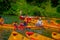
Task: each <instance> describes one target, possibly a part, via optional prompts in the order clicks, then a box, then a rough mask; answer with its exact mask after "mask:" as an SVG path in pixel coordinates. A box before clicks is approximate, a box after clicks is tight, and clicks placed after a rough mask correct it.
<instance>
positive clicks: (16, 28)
mask: <svg viewBox="0 0 60 40" xmlns="http://www.w3.org/2000/svg"><path fill="white" fill-rule="evenodd" d="M13 25H14V29H15V30H18V23H17V21H15V22H14V23H13Z"/></svg>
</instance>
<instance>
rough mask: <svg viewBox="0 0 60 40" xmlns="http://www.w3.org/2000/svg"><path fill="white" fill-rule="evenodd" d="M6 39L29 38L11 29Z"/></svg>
mask: <svg viewBox="0 0 60 40" xmlns="http://www.w3.org/2000/svg"><path fill="white" fill-rule="evenodd" d="M8 40H29V39H28V38H27V37H25V36H23V35H22V34H20V33H17V32H16V31H13V32H12V33H11V35H10V37H9V38H8Z"/></svg>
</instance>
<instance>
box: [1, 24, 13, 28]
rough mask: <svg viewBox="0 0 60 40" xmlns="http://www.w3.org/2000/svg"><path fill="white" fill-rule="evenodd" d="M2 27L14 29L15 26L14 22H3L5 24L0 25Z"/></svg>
mask: <svg viewBox="0 0 60 40" xmlns="http://www.w3.org/2000/svg"><path fill="white" fill-rule="evenodd" d="M0 28H5V29H14V26H13V25H12V24H3V25H0Z"/></svg>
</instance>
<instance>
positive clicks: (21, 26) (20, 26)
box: [19, 22, 25, 30]
mask: <svg viewBox="0 0 60 40" xmlns="http://www.w3.org/2000/svg"><path fill="white" fill-rule="evenodd" d="M24 28H25V27H24V23H23V22H20V25H19V30H24Z"/></svg>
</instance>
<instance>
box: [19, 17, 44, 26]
mask: <svg viewBox="0 0 60 40" xmlns="http://www.w3.org/2000/svg"><path fill="white" fill-rule="evenodd" d="M22 18H23V17H20V19H22ZM32 19H33V18H32V17H28V16H25V18H24V26H27V25H28V23H31V20H32ZM37 19H38V20H37V22H36V23H35V26H38V27H41V26H43V22H42V20H41V17H37ZM35 20H36V19H35Z"/></svg>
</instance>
